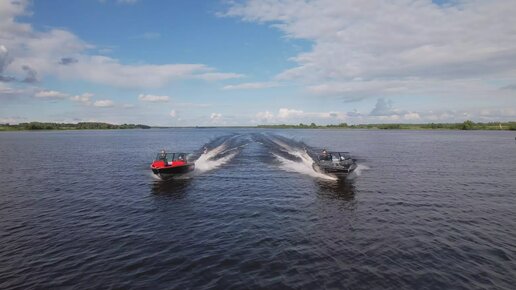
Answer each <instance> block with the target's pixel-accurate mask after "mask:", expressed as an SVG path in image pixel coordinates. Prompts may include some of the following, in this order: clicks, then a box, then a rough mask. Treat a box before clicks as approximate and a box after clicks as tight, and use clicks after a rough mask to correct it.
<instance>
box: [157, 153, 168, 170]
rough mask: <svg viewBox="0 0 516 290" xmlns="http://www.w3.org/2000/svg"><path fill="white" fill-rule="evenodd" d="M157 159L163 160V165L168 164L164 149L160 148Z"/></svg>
mask: <svg viewBox="0 0 516 290" xmlns="http://www.w3.org/2000/svg"><path fill="white" fill-rule="evenodd" d="M159 160H162V161H163V162H165V166H167V165H168V161H167V152H165V149H163V150H161V152H160V154H159Z"/></svg>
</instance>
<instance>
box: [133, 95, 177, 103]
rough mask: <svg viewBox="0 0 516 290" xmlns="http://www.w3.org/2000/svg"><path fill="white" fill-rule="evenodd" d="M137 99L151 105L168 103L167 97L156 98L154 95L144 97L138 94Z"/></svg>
mask: <svg viewBox="0 0 516 290" xmlns="http://www.w3.org/2000/svg"><path fill="white" fill-rule="evenodd" d="M138 99H139V100H140V101H143V102H152V103H166V102H168V101H169V99H170V97H169V96H156V95H144V94H140V95H139V96H138Z"/></svg>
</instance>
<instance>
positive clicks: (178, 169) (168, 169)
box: [150, 151, 195, 179]
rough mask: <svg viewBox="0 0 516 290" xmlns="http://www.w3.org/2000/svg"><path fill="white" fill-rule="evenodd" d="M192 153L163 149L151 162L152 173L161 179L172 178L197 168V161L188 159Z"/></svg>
mask: <svg viewBox="0 0 516 290" xmlns="http://www.w3.org/2000/svg"><path fill="white" fill-rule="evenodd" d="M189 156H190V154H187V153H175V152H174V153H171V152H165V151H161V152H160V153H158V154H157V155H156V158H155V159H154V161H153V162H152V164H151V166H150V167H151V169H152V173H154V174H155V175H157V176H158V177H159V178H161V179H172V178H174V177H178V176H182V175H184V174H187V173H189V172H191V171H193V170H194V169H195V163H194V162H191V161H189V160H188V157H189Z"/></svg>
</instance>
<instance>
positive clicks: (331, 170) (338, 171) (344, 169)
mask: <svg viewBox="0 0 516 290" xmlns="http://www.w3.org/2000/svg"><path fill="white" fill-rule="evenodd" d="M312 167H313V168H314V170H315V171H317V172H321V173H326V174H334V175H338V176H346V175H348V174H350V173H352V172H353V170H355V169H356V168H357V165H356V164H355V163H353V164H351V165H349V166H335V165H326V164H317V163H314V164H313V165H312Z"/></svg>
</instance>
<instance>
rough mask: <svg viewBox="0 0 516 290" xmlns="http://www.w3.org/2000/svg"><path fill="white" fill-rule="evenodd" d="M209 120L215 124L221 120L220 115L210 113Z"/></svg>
mask: <svg viewBox="0 0 516 290" xmlns="http://www.w3.org/2000/svg"><path fill="white" fill-rule="evenodd" d="M210 119H211V120H212V121H215V122H216V121H220V120H221V119H222V114H220V113H211V115H210Z"/></svg>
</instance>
